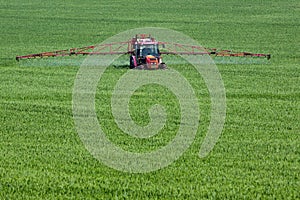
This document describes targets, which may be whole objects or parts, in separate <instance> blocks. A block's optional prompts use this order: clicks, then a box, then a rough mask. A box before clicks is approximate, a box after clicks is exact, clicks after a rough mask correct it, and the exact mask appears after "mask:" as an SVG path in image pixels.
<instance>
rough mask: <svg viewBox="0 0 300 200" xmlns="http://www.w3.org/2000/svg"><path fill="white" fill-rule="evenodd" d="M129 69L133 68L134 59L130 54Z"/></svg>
mask: <svg viewBox="0 0 300 200" xmlns="http://www.w3.org/2000/svg"><path fill="white" fill-rule="evenodd" d="M129 67H130V69H133V68H135V66H134V61H133V57H132V56H130V66H129Z"/></svg>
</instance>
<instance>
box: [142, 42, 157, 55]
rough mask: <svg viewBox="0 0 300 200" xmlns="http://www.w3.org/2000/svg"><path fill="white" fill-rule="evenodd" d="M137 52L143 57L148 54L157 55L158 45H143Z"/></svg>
mask: <svg viewBox="0 0 300 200" xmlns="http://www.w3.org/2000/svg"><path fill="white" fill-rule="evenodd" d="M137 53H138V54H139V55H140V56H143V57H146V56H147V55H152V56H157V55H158V49H157V45H154V44H151V45H141V46H140V48H139V49H138V51H137Z"/></svg>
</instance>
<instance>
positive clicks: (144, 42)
mask: <svg viewBox="0 0 300 200" xmlns="http://www.w3.org/2000/svg"><path fill="white" fill-rule="evenodd" d="M166 67H167V66H166V64H165V63H163V62H162V58H161V54H160V52H159V48H158V42H157V41H156V40H155V39H154V38H152V37H151V36H150V35H145V34H141V35H136V36H135V38H133V39H132V40H131V55H130V68H131V69H133V68H138V69H165V68H166Z"/></svg>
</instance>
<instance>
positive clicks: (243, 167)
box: [0, 0, 300, 199]
mask: <svg viewBox="0 0 300 200" xmlns="http://www.w3.org/2000/svg"><path fill="white" fill-rule="evenodd" d="M0 2H1V3H0V19H1V20H0V35H1V37H0V44H1V45H0V83H1V86H0V138H1V139H0V199H69V198H70V199H147V198H150V199H204V198H208V199H225V198H230V199H300V191H299V188H300V123H299V122H300V52H299V44H300V37H299V33H300V28H299V27H300V3H299V1H296V0H289V1H282V0H281V1H280V0H266V1H258V0H254V1H246V0H243V1H238V0H228V1H208V0H204V1H196V0H187V1H180V0H171V1H157V0H156V1H144V0H143V1H127V0H124V1H121V0H119V1H108V0H107V1H104V0H103V1H95V0H87V1H79V0H74V1H57V0H53V1H40V0H30V1H20V0H11V1H4V0H0ZM139 27H161V28H169V29H173V30H176V31H179V32H182V33H184V34H186V35H188V36H190V37H191V38H193V39H195V40H196V41H198V42H199V43H200V44H202V45H203V46H206V47H217V48H224V49H234V50H237V51H250V52H258V53H270V54H271V55H272V58H271V60H270V61H269V62H265V61H264V62H261V63H254V64H251V61H250V63H249V62H248V61H247V62H245V63H241V62H238V63H227V64H226V62H225V63H217V67H218V69H219V71H220V74H221V75H222V78H223V81H224V85H225V89H226V99H227V116H226V122H225V126H224V129H223V132H222V135H221V137H220V139H219V140H218V143H217V144H216V146H215V147H214V149H213V151H212V152H211V153H210V154H209V155H208V156H207V157H206V158H203V159H200V158H199V157H198V152H199V147H200V146H201V144H202V142H203V138H204V136H205V133H206V131H207V127H208V124H209V113H210V112H209V111H210V101H209V95H208V92H207V88H206V86H205V84H204V82H203V80H202V79H201V77H199V76H196V75H195V73H194V72H193V71H192V70H185V66H184V65H183V66H181V65H175V66H170V67H174V68H175V69H177V70H178V71H179V72H180V73H182V74H183V75H184V76H185V77H186V79H187V80H188V81H189V82H190V84H191V85H192V87H193V88H194V90H195V91H196V92H195V93H196V95H197V96H198V97H199V108H200V110H201V123H200V126H199V129H198V132H197V135H196V139H195V141H194V143H193V144H192V146H191V147H190V148H189V149H188V150H187V151H186V152H185V153H184V154H183V156H182V157H180V158H179V159H178V160H177V161H175V162H174V163H173V164H171V165H170V166H168V167H166V168H163V169H160V170H158V171H155V172H152V173H142V174H135V173H125V172H120V171H117V170H115V169H111V168H109V167H107V166H106V165H104V164H102V163H101V162H99V161H98V160H97V159H95V158H94V157H93V156H92V155H91V154H90V153H89V152H88V151H87V150H86V149H85V147H84V145H83V143H82V142H81V140H80V138H79V136H78V134H77V132H76V130H75V125H74V120H73V113H72V91H73V86H74V80H75V77H76V74H77V71H78V69H79V67H80V65H78V64H76V62H74V63H73V64H66V65H65V66H64V65H62V64H59V63H61V62H60V61H59V60H55V59H52V60H50V61H49V60H48V61H46V64H45V62H43V61H40V60H38V61H29V62H28V61H21V62H19V63H18V62H17V61H15V56H16V55H23V54H29V53H38V52H43V51H51V50H58V49H67V48H71V47H81V46H87V45H92V44H97V43H100V42H102V41H104V40H105V39H107V38H108V37H111V36H113V35H115V34H117V33H119V32H122V31H126V30H128V29H133V28H139ZM69 61H70V60H69ZM47 63H48V64H47ZM56 63H58V64H56ZM127 70H129V69H127V68H124V67H113V66H112V67H109V68H108V69H107V71H106V72H105V74H104V75H103V77H102V79H101V81H100V82H99V85H98V88H97V95H96V105H101V106H97V114H98V115H97V117H98V119H99V122H100V124H101V125H102V126H103V129H104V130H105V131H106V133H107V136H108V138H110V139H111V140H112V141H114V142H115V143H116V144H117V145H119V146H120V147H122V148H123V149H125V150H129V151H133V152H145V151H152V150H155V149H157V148H160V147H162V146H164V145H165V144H167V143H168V142H169V141H170V140H171V139H172V138H173V137H174V135H175V133H174V130H176V129H177V128H178V119H179V117H180V115H178V112H179V105H178V102H177V101H176V98H175V97H174V95H172V93H171V92H170V91H168V90H167V89H166V88H164V87H161V86H156V87H151V86H145V87H142V88H140V89H139V90H138V91H137V93H136V94H135V95H134V96H133V97H132V99H131V110H130V112H131V114H132V117H133V119H134V120H136V122H137V123H138V124H140V125H146V124H147V123H148V122H149V116H148V114H147V109H148V108H149V106H151V103H153V102H154V103H161V104H162V105H164V106H165V108H166V109H167V110H168V111H167V113H168V122H167V124H166V127H165V129H164V130H163V132H161V133H160V134H158V135H156V136H155V137H153V138H151V139H149V140H146V139H143V140H142V139H133V138H130V137H129V136H127V135H125V134H123V133H122V132H121V131H120V130H119V129H118V127H117V125H116V124H115V122H114V119H113V117H112V114H111V108H110V97H111V93H112V89H113V87H114V85H115V84H116V82H117V81H118V78H119V77H120V76H121V75H122V74H124V73H126V72H127ZM147 92H151V93H152V94H153V96H152V98H153V99H151V100H153V101H149V100H148V98H149V97H148V96H147V95H143V94H146V93H147ZM166 99H170V100H168V101H166Z"/></svg>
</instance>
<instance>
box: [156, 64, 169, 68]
mask: <svg viewBox="0 0 300 200" xmlns="http://www.w3.org/2000/svg"><path fill="white" fill-rule="evenodd" d="M158 68H159V69H167V65H166V64H165V63H160V64H159V65H158Z"/></svg>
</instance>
